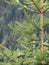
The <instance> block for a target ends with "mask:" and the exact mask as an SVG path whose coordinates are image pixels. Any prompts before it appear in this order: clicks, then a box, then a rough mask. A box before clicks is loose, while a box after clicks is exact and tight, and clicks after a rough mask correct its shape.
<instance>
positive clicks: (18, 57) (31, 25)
mask: <svg viewBox="0 0 49 65" xmlns="http://www.w3.org/2000/svg"><path fill="white" fill-rule="evenodd" d="M5 1H6V2H7V3H10V4H16V5H19V6H20V7H21V8H22V9H24V15H25V16H26V20H24V21H23V22H17V21H16V24H15V26H12V25H11V24H9V25H8V26H9V27H10V28H11V29H12V30H13V31H15V32H16V33H17V34H18V35H19V37H18V39H17V41H18V43H19V44H20V46H21V47H22V48H23V49H21V50H20V49H17V50H15V51H12V50H10V49H8V48H6V47H5V45H4V44H5V42H6V39H5V40H4V41H3V42H2V44H0V58H1V59H2V58H3V59H4V60H7V61H5V63H2V62H0V65H3V64H4V65H6V64H7V65H48V63H49V48H48V45H49V44H48V43H47V40H46V41H45V40H44V43H43V45H44V51H43V53H42V51H41V49H40V44H39V43H40V38H39V31H40V21H39V17H38V16H36V17H35V19H34V18H33V19H32V18H31V17H30V16H29V15H28V14H27V13H28V12H27V11H26V9H27V10H31V11H34V10H36V11H37V10H38V11H39V12H41V11H40V7H41V5H40V0H35V1H33V2H32V1H31V0H27V1H26V0H25V1H24V3H25V4H27V5H28V7H27V6H26V5H23V4H22V3H21V2H20V1H19V0H10V1H7V0H5ZM48 2H49V1H48V0H47V1H45V2H44V5H43V7H42V8H43V12H45V11H47V10H48V8H49V6H48V5H49V3H48ZM32 7H33V9H32ZM48 21H49V19H48V18H46V19H44V26H47V25H49V22H48Z"/></svg>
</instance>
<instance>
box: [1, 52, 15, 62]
mask: <svg viewBox="0 0 49 65" xmlns="http://www.w3.org/2000/svg"><path fill="white" fill-rule="evenodd" d="M7 52H8V51H7ZM0 53H2V54H3V55H4V56H6V57H7V58H9V59H10V60H11V61H13V62H15V63H16V61H15V60H14V59H13V58H12V57H10V56H8V55H7V54H5V53H3V52H2V51H0Z"/></svg>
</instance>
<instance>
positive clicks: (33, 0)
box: [31, 0, 41, 12]
mask: <svg viewBox="0 0 49 65" xmlns="http://www.w3.org/2000/svg"><path fill="white" fill-rule="evenodd" d="M31 1H32V2H33V4H34V5H35V7H36V8H37V10H38V11H39V12H41V10H40V8H39V7H38V5H37V4H36V3H35V2H34V0H31Z"/></svg>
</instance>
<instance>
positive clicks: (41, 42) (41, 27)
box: [39, 0, 44, 52]
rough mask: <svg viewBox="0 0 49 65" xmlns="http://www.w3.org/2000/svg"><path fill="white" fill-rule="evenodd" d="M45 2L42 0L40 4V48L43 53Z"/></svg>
mask: <svg viewBox="0 0 49 65" xmlns="http://www.w3.org/2000/svg"><path fill="white" fill-rule="evenodd" d="M43 2H44V0H41V4H40V11H41V12H39V16H40V48H41V51H42V52H43V47H44V46H43V42H44V28H43V9H42V8H43Z"/></svg>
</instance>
